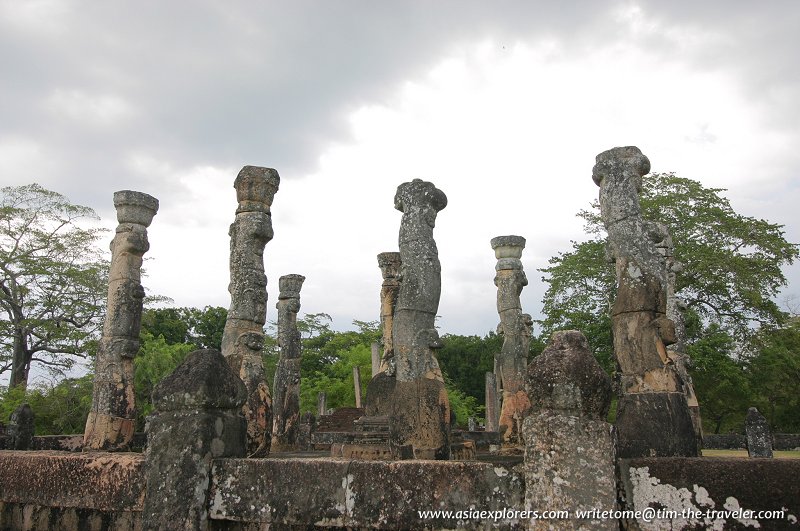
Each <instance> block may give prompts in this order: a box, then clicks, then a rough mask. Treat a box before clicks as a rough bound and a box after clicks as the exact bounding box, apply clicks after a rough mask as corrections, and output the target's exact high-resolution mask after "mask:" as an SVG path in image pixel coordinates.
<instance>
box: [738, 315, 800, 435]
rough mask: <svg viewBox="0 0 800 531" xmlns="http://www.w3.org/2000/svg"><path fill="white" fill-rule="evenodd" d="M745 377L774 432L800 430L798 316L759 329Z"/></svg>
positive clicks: (799, 322) (799, 334) (755, 403)
mask: <svg viewBox="0 0 800 531" xmlns="http://www.w3.org/2000/svg"><path fill="white" fill-rule="evenodd" d="M746 365H747V369H748V371H747V377H748V382H749V384H750V389H751V390H752V393H753V395H754V398H753V403H752V404H750V405H756V406H757V407H758V409H759V411H761V412H762V413H763V414H764V416H765V417H766V418H767V420H768V421H769V423H770V425H771V426H772V429H773V431H776V432H786V433H796V432H800V318H798V317H794V318H793V319H791V320H790V321H789V322H788V323H787V324H786V325H785V326H783V327H780V328H775V329H763V330H760V331H759V334H758V335H757V337H756V340H755V341H754V342H753V347H752V349H751V351H750V352H749V353H748V356H747V360H746Z"/></svg>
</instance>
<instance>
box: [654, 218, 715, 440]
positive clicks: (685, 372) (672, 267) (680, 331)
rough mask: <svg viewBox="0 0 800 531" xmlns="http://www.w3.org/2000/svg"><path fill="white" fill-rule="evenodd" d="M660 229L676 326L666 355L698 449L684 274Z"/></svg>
mask: <svg viewBox="0 0 800 531" xmlns="http://www.w3.org/2000/svg"><path fill="white" fill-rule="evenodd" d="M659 227H660V229H659V230H660V231H661V232H662V233H663V234H664V238H663V239H662V240H661V242H660V243H658V244H656V249H657V250H658V252H659V253H660V254H662V255H663V258H664V267H665V268H666V274H667V318H668V319H669V320H670V321H672V322H673V324H674V326H675V343H673V344H672V345H670V346H669V348H668V349H667V356H669V358H670V359H671V360H672V363H673V364H674V365H675V371H676V372H677V373H678V377H679V378H680V381H681V390H682V391H683V393H684V394H685V395H686V403H687V405H688V406H689V414H690V415H691V417H692V426H693V427H694V435H695V438H696V439H697V444H698V447H700V448H702V446H703V421H702V418H701V417H700V403H699V401H698V400H697V395H696V394H695V392H694V383H693V382H692V376H691V374H689V367H690V366H691V361H692V360H691V358H689V355H688V354H687V353H686V323H685V320H684V318H683V312H684V311H685V310H686V303H685V302H684V301H683V300H681V298H680V297H678V295H677V294H676V288H677V274H678V273H679V272H681V271H683V264H681V263H680V262H678V260H677V259H676V258H675V245H674V244H673V242H672V236H670V234H669V230H668V228H667V227H666V226H665V225H663V224H659Z"/></svg>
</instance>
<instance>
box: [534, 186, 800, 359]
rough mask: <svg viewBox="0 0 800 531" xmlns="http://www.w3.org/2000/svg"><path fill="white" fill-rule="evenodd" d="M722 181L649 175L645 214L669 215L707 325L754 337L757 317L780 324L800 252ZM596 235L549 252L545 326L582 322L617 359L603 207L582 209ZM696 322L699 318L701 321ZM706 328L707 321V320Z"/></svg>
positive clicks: (664, 219)
mask: <svg viewBox="0 0 800 531" xmlns="http://www.w3.org/2000/svg"><path fill="white" fill-rule="evenodd" d="M722 191H723V190H721V189H719V188H704V187H703V186H702V185H701V184H700V183H698V182H696V181H692V180H690V179H683V178H680V177H676V176H675V175H674V174H671V173H655V174H652V175H649V176H647V177H645V178H644V179H643V183H642V194H641V207H642V215H643V217H644V218H645V219H649V220H651V221H657V222H661V223H664V224H665V225H666V226H667V227H668V228H669V230H670V234H671V235H672V239H673V241H674V243H675V256H676V258H677V260H678V261H679V262H681V263H682V264H683V265H684V269H683V271H682V272H680V273H679V274H678V275H677V287H676V288H677V295H678V296H679V297H681V298H682V299H683V300H684V301H686V303H687V305H688V307H689V309H690V310H691V311H692V312H693V316H696V317H698V318H699V319H700V321H701V322H702V323H703V325H704V326H708V324H710V323H712V322H716V323H720V325H721V326H722V327H723V328H724V329H726V330H729V331H730V333H731V334H733V336H734V338H736V339H737V340H746V339H748V338H750V337H752V334H753V330H754V325H758V324H761V325H767V326H775V325H778V324H780V323H782V322H783V321H784V320H785V318H786V315H785V314H784V313H783V312H782V311H781V310H780V309H779V308H778V307H777V305H776V304H775V303H774V302H773V298H774V297H775V295H777V293H778V291H779V290H780V288H781V287H783V286H785V285H786V278H785V277H784V275H783V273H782V271H781V267H782V266H783V265H787V264H791V263H793V261H794V260H796V259H797V258H798V256H800V246H798V245H796V244H792V243H789V242H787V241H786V239H785V238H784V233H783V231H782V226H781V225H777V224H773V223H769V222H767V221H765V220H761V219H755V218H752V217H747V216H743V215H741V214H738V213H737V212H735V211H734V210H733V209H732V208H731V206H730V203H729V201H728V200H727V199H725V198H724V197H722V196H721V195H720V193H721V192H722ZM578 215H579V216H581V217H582V218H584V219H585V220H586V231H587V232H588V233H589V234H590V235H592V236H593V239H591V240H589V241H587V242H582V243H576V242H573V243H572V250H571V251H569V252H566V253H560V254H559V255H558V256H556V257H553V258H551V259H550V261H549V263H550V266H549V267H547V268H544V269H542V270H541V271H542V272H543V273H544V274H545V276H544V277H543V278H542V280H544V281H545V282H547V283H548V284H549V287H548V290H547V292H546V294H545V296H544V308H543V313H544V314H545V316H546V317H545V319H544V320H543V321H542V328H543V330H544V333H545V334H546V335H549V334H550V333H552V332H553V331H555V330H558V329H565V328H577V329H579V330H582V331H583V332H584V333H585V334H586V336H587V338H588V339H589V344H590V345H591V346H592V348H593V349H594V350H595V354H596V356H597V357H598V359H599V361H600V362H601V364H603V365H604V367H605V368H607V369H608V368H609V366H610V365H612V360H613V354H612V353H613V348H612V344H611V334H610V326H609V320H608V319H609V313H610V308H611V305H612V304H613V301H614V296H615V287H614V284H615V273H614V267H613V265H612V264H611V263H610V262H609V261H608V260H607V259H606V258H605V249H604V238H605V236H604V230H603V227H602V223H601V221H600V214H599V207H598V205H597V203H596V202H595V204H594V205H593V210H591V211H582V212H580V213H579V214H578ZM696 324H697V323H695V325H696ZM701 328H702V327H701Z"/></svg>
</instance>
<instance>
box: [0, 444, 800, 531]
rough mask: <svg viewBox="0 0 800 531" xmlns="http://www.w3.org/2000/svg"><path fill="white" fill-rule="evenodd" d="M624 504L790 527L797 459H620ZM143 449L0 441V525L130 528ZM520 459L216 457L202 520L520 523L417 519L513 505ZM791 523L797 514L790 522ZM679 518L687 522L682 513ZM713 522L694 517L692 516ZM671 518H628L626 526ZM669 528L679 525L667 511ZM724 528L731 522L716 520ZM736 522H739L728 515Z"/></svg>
mask: <svg viewBox="0 0 800 531" xmlns="http://www.w3.org/2000/svg"><path fill="white" fill-rule="evenodd" d="M620 475H621V477H622V478H623V479H624V481H623V494H624V496H625V499H626V505H625V506H624V507H623V508H625V509H632V510H633V509H635V510H642V509H644V508H646V507H647V506H656V504H657V505H658V506H660V507H662V508H666V509H673V510H678V511H680V510H682V509H684V508H693V509H705V508H708V507H709V504H711V503H713V504H714V505H713V508H714V509H717V510H724V509H730V508H736V507H740V508H742V509H752V510H756V511H758V510H781V509H783V508H785V509H786V511H787V513H786V518H785V519H784V520H769V521H761V522H760V524H761V528H762V529H784V528H786V529H797V524H796V523H795V524H792V520H791V518H797V516H798V515H800V481H798V479H797V478H799V477H800V460H786V459H719V458H639V459H631V460H622V461H621V462H620ZM144 492H145V471H144V459H143V457H142V456H141V455H140V454H132V453H113V454H112V453H102V452H91V453H80V454H77V453H69V452H55V451H29V452H22V451H0V530H3V531H5V530H18V529H26V530H47V529H66V530H71V529H74V530H78V529H119V530H133V531H136V530H139V529H141V528H142V526H141V510H142V503H143V498H144ZM524 496H525V485H524V479H523V475H522V472H521V470H520V467H515V468H513V469H512V468H508V467H506V466H501V465H498V464H491V463H485V462H474V461H473V462H453V461H449V462H448V461H397V462H380V461H348V460H344V459H332V458H318V459H311V458H287V459H276V458H270V459H217V460H215V461H214V464H213V469H212V479H211V491H210V493H209V516H210V520H209V524H210V527H211V529H226V530H230V529H240V530H243V531H245V530H250V529H263V528H265V526H270V528H285V527H288V526H298V527H300V528H303V529H306V528H326V527H327V528H330V527H338V528H341V527H350V528H363V527H370V528H374V529H409V528H415V529H416V528H420V527H422V526H425V527H427V528H436V529H484V528H499V529H513V528H522V527H524V526H525V524H526V522H517V521H501V522H491V521H488V520H456V519H438V520H425V521H423V520H420V519H419V518H418V516H417V510H438V509H442V510H452V511H458V510H469V509H471V508H472V509H477V510H502V509H504V508H508V509H524V505H525V502H524ZM794 521H795V522H796V520H794ZM683 523H685V524H687V525H688V524H690V522H683ZM713 523H715V522H698V524H699V525H701V526H706V524H708V525H712V524H713ZM669 524H670V523H668V522H665V521H663V520H660V521H655V522H650V523H648V522H644V521H628V522H625V525H626V528H628V529H655V528H658V525H660V526H661V527H662V528H663V526H664V525H669ZM672 524H674V525H675V527H674V528H675V529H680V528H681V527H680V526H681V525H682V523H681V522H679V521H674V522H672ZM725 525H726V527H725V528H726V529H727V528H729V527H730V526H731V525H733V526H734V527H735V525H736V522H732V521H728V522H726V523H725ZM738 525H740V526H741V525H743V524H742V522H739V523H738Z"/></svg>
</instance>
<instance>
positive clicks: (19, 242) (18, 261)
mask: <svg viewBox="0 0 800 531" xmlns="http://www.w3.org/2000/svg"><path fill="white" fill-rule="evenodd" d="M97 219H98V217H97V215H96V214H95V212H94V211H93V210H92V209H91V208H88V207H84V206H80V205H73V204H72V203H70V202H69V201H68V200H67V198H65V197H64V196H62V195H60V194H58V193H56V192H52V191H50V190H46V189H44V188H42V187H41V186H39V185H38V184H30V185H27V186H19V187H6V188H2V189H1V190H0V314H2V315H3V318H2V319H0V373H3V372H6V371H10V372H11V378H10V386H11V387H14V386H16V385H22V386H25V385H27V381H28V372H29V370H30V366H31V364H32V363H39V364H42V365H44V366H45V367H47V368H48V369H50V370H51V372H53V373H54V374H63V372H62V371H63V370H65V369H69V368H70V367H71V366H72V365H73V364H74V362H75V357H86V356H87V355H89V354H93V353H94V351H95V348H96V339H97V333H98V332H99V330H100V328H101V326H102V317H103V311H104V307H105V296H106V292H107V287H108V282H107V275H108V261H107V259H106V258H105V257H104V255H103V254H102V252H101V251H100V249H99V248H98V247H97V245H96V244H97V241H98V239H99V238H100V237H101V235H102V233H103V229H100V228H93V227H89V228H86V227H84V226H82V225H83V224H86V223H92V222H94V221H96V220H97Z"/></svg>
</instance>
